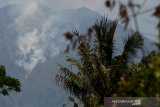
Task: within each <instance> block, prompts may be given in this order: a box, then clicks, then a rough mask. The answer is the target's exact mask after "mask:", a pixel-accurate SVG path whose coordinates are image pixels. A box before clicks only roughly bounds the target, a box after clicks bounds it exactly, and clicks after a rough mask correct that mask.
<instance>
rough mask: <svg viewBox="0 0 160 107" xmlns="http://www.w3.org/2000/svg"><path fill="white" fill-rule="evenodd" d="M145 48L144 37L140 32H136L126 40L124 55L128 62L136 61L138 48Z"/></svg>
mask: <svg viewBox="0 0 160 107" xmlns="http://www.w3.org/2000/svg"><path fill="white" fill-rule="evenodd" d="M142 48H143V37H142V36H141V34H140V33H138V32H135V33H133V34H132V35H131V36H129V37H128V38H127V39H126V40H125V44H124V49H123V52H122V57H123V59H124V60H125V61H126V62H127V63H134V58H135V57H137V53H138V50H142Z"/></svg>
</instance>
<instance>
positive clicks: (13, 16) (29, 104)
mask: <svg viewBox="0 0 160 107" xmlns="http://www.w3.org/2000/svg"><path fill="white" fill-rule="evenodd" d="M100 18H101V15H100V14H98V13H96V12H94V11H92V10H90V9H88V8H85V7H82V8H79V9H75V10H73V9H69V10H61V11H51V10H50V9H48V8H46V7H42V6H39V5H37V4H36V3H33V4H30V5H28V6H26V7H21V6H19V5H8V6H5V7H4V8H1V9H0V64H3V65H5V66H6V68H7V73H8V74H9V75H11V76H13V77H16V78H18V79H20V81H21V83H22V91H21V93H16V94H15V93H12V94H11V95H10V96H7V97H6V96H0V105H2V106H3V107H44V106H46V107H61V105H63V104H64V103H67V101H66V100H67V94H66V92H65V91H64V90H63V89H61V88H59V87H58V86H57V85H56V82H55V80H54V77H55V74H56V73H57V72H58V66H57V63H58V64H64V65H67V64H66V62H65V57H66V56H68V55H69V56H70V55H71V56H72V55H74V52H71V53H69V54H63V50H64V48H65V46H66V44H67V42H66V41H65V39H64V38H63V36H62V34H63V33H64V32H65V31H68V30H69V31H71V30H74V29H75V28H76V29H77V30H79V31H80V32H82V33H83V32H85V31H86V29H87V28H88V27H89V26H91V25H93V24H94V23H95V21H96V20H97V19H100ZM126 33H127V32H125V31H124V28H123V27H122V26H121V25H118V28H117V30H116V33H115V35H116V37H115V40H116V43H117V47H118V49H119V50H117V51H118V53H116V54H119V53H120V52H121V51H122V50H121V49H122V47H123V43H122V37H125V35H126ZM145 48H146V50H147V51H148V52H150V51H151V50H154V49H156V48H155V46H154V44H152V42H151V41H150V40H148V39H146V38H145Z"/></svg>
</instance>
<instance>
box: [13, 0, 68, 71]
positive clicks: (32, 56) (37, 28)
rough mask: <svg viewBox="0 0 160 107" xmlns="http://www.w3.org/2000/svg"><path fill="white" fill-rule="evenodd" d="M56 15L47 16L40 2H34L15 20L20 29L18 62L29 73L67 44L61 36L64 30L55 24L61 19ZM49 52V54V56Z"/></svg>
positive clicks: (18, 29)
mask: <svg viewBox="0 0 160 107" xmlns="http://www.w3.org/2000/svg"><path fill="white" fill-rule="evenodd" d="M56 17H57V16H53V15H49V16H46V15H45V13H43V12H42V11H41V8H39V6H38V4H37V3H36V2H33V3H31V4H29V5H27V6H26V7H25V8H24V9H23V11H22V14H21V15H20V16H19V17H18V18H17V20H16V21H15V23H16V25H17V31H18V40H17V47H18V51H17V54H18V56H19V59H17V60H16V64H18V65H19V66H20V67H22V68H24V69H25V70H26V71H28V72H29V73H30V72H32V71H33V70H34V68H35V67H36V66H37V64H38V63H43V62H44V61H46V60H47V59H46V58H47V57H49V56H50V57H51V58H53V57H54V56H56V55H58V54H59V53H60V51H62V50H63V49H64V47H65V45H66V42H65V40H64V38H63V37H62V36H61V35H62V33H63V30H62V29H61V30H59V28H57V27H56V26H54V23H55V22H56V21H58V20H59V18H56ZM48 50H49V51H48ZM48 53H49V56H47V55H48Z"/></svg>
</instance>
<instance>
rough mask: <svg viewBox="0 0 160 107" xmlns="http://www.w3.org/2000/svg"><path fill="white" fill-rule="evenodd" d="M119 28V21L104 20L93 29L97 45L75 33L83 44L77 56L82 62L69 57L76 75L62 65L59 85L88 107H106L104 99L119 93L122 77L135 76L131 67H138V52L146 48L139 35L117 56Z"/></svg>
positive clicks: (125, 43) (58, 77) (136, 34)
mask: <svg viewBox="0 0 160 107" xmlns="http://www.w3.org/2000/svg"><path fill="white" fill-rule="evenodd" d="M116 27H117V21H110V20H108V19H107V18H102V20H100V21H98V22H97V23H95V25H94V26H93V27H92V30H93V35H94V37H93V40H94V42H91V43H89V42H87V41H86V40H83V39H81V36H80V35H79V34H78V33H75V32H74V35H76V37H77V38H78V41H79V46H78V52H77V54H78V55H79V57H80V58H79V59H75V58H72V57H68V58H67V60H66V61H68V62H69V63H70V64H71V65H72V66H74V68H75V69H74V70H75V71H73V70H72V69H69V68H67V67H65V66H63V65H59V66H60V70H59V71H60V73H59V74H57V76H56V80H57V83H58V85H60V86H62V87H63V88H64V89H65V90H67V91H69V92H70V94H71V95H74V96H75V97H77V98H78V99H80V100H82V102H83V103H84V106H85V107H95V106H96V107H97V105H102V104H103V100H104V97H110V96H113V95H114V94H115V93H116V92H117V91H116V86H117V85H116V84H117V82H118V81H119V80H120V77H121V76H122V75H125V76H131V75H130V74H131V69H130V67H129V65H130V64H132V63H134V60H133V59H134V58H135V57H136V56H137V52H138V50H141V49H142V47H143V38H142V36H141V35H140V34H139V33H138V32H135V33H133V34H132V35H131V36H128V37H127V39H126V40H125V42H124V49H123V52H122V54H121V55H119V56H113V52H114V51H116V50H115V42H114V35H115V34H114V33H115V30H116ZM87 101H89V102H87ZM95 101H97V102H95ZM93 102H94V103H93Z"/></svg>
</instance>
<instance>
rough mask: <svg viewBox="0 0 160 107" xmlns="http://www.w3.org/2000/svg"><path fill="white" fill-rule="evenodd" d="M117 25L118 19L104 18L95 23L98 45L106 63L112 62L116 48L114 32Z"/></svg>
mask: <svg viewBox="0 0 160 107" xmlns="http://www.w3.org/2000/svg"><path fill="white" fill-rule="evenodd" d="M116 27H117V21H113V22H112V21H109V20H108V19H106V18H103V19H102V20H101V21H100V22H97V23H95V25H94V30H95V32H96V39H97V40H96V47H97V49H98V52H99V53H100V54H101V55H100V56H101V57H102V59H103V60H104V63H111V59H112V54H113V50H114V40H113V39H114V33H115V30H116Z"/></svg>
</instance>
